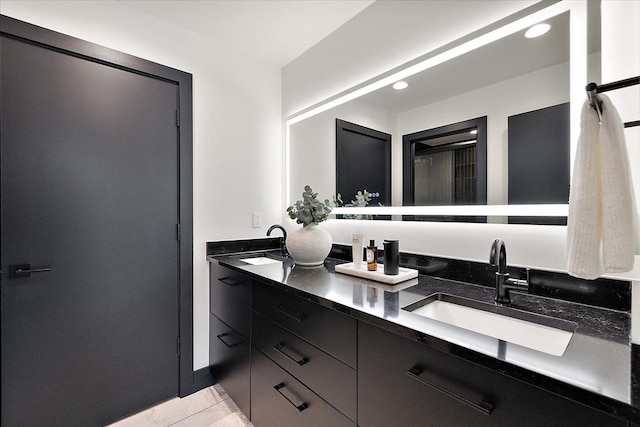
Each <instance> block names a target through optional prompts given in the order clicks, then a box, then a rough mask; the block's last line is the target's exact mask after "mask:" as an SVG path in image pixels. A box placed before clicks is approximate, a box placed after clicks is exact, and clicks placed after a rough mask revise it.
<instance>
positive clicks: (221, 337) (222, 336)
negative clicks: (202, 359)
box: [216, 332, 240, 348]
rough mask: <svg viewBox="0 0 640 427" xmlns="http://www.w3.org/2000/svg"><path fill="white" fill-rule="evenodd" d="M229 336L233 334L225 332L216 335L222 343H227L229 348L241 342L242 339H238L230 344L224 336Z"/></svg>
mask: <svg viewBox="0 0 640 427" xmlns="http://www.w3.org/2000/svg"><path fill="white" fill-rule="evenodd" d="M227 336H231V335H230V334H228V333H226V332H225V333H224V334H220V335H216V338H218V339H219V340H220V341H222V344H224V345H226V346H227V347H228V348H232V347H237V346H238V344H240V341H236V342H234V343H231V344H229V343H228V342H227V341H225V340H224V337H227Z"/></svg>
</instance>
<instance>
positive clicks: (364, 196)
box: [333, 190, 382, 219]
mask: <svg viewBox="0 0 640 427" xmlns="http://www.w3.org/2000/svg"><path fill="white" fill-rule="evenodd" d="M370 201H371V196H370V195H369V192H368V191H367V190H362V191H358V193H356V199H355V200H352V201H351V202H350V203H345V202H344V201H342V195H341V194H340V193H338V195H337V196H334V197H333V204H334V205H336V207H340V208H341V207H345V208H353V207H358V208H362V207H365V206H367V205H368V204H369V202H370ZM378 205H380V206H382V205H381V204H380V203H378ZM342 217H343V218H345V219H373V215H362V214H360V215H343V216H342Z"/></svg>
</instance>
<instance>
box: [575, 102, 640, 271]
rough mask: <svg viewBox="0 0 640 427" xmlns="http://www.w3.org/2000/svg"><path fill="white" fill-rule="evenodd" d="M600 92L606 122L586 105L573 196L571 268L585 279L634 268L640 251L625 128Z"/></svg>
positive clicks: (582, 117) (582, 119)
mask: <svg viewBox="0 0 640 427" xmlns="http://www.w3.org/2000/svg"><path fill="white" fill-rule="evenodd" d="M599 97H600V99H601V101H602V124H599V123H598V114H597V112H596V111H595V110H594V109H593V108H591V105H590V104H589V102H588V101H586V102H585V104H584V105H583V107H582V115H581V118H580V140H579V142H578V148H577V152H576V158H575V162H574V168H573V177H572V180H571V192H570V196H569V217H568V229H567V271H568V272H569V274H570V275H572V276H575V277H580V278H583V279H596V278H597V277H599V276H600V275H602V274H603V273H623V272H627V271H630V270H632V269H633V263H634V254H638V253H640V234H639V229H638V223H639V221H638V213H637V209H636V204H635V200H634V191H633V183H632V181H631V174H630V167H629V156H628V154H627V147H626V145H625V140H624V127H623V125H622V121H621V120H620V116H619V115H618V112H617V111H616V109H615V107H614V106H613V104H612V103H611V101H610V100H609V98H608V97H607V96H605V95H599Z"/></svg>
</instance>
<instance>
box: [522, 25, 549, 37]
mask: <svg viewBox="0 0 640 427" xmlns="http://www.w3.org/2000/svg"><path fill="white" fill-rule="evenodd" d="M550 29H551V25H549V24H536V25H534V26H533V27H531V28H529V29H528V30H527V32H526V33H524V36H525V37H526V38H528V39H532V38H534V37H540V36H541V35H543V34H545V33H546V32H547V31H549V30H550Z"/></svg>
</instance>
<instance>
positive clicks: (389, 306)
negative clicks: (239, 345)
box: [208, 239, 640, 423]
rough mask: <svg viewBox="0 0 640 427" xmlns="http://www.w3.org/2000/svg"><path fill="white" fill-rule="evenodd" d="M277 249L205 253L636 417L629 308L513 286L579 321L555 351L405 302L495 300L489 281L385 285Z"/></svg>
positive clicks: (639, 409) (529, 305) (544, 311)
mask: <svg viewBox="0 0 640 427" xmlns="http://www.w3.org/2000/svg"><path fill="white" fill-rule="evenodd" d="M270 240H271V239H270ZM264 254H266V255H267V256H269V257H272V258H274V259H276V260H277V262H275V263H271V264H264V265H251V264H248V263H246V262H243V261H241V259H243V258H246V257H248V256H257V255H264ZM278 254H279V251H274V250H269V249H268V248H266V247H261V248H260V252H255V251H254V252H246V253H243V254H238V253H230V254H218V255H209V257H208V259H209V260H210V261H213V260H216V261H217V262H219V263H220V264H221V265H224V266H226V267H230V268H232V269H236V270H239V271H242V272H244V273H247V274H249V275H250V276H252V277H253V278H254V279H256V280H258V281H260V282H262V283H264V284H265V285H270V286H274V287H277V288H281V289H286V290H288V291H290V292H293V293H295V294H297V295H299V296H301V297H303V298H305V299H309V300H313V301H315V302H317V303H319V304H321V305H323V306H326V307H330V308H332V309H335V310H337V311H340V312H343V313H346V314H348V315H350V316H353V317H356V318H358V319H360V320H363V321H366V322H369V323H372V324H375V325H377V326H379V327H382V328H384V329H386V330H389V331H391V332H394V333H397V334H399V335H402V336H405V337H407V338H409V339H412V340H414V341H418V342H422V343H424V344H426V345H429V346H431V347H433V348H436V349H439V350H441V351H445V352H447V353H450V354H452V355H455V356H458V357H462V358H464V359H466V360H469V361H472V362H475V363H478V364H481V365H483V366H485V367H487V368H489V369H493V370H496V371H498V372H500V373H502V374H505V375H508V376H511V377H513V378H516V379H519V380H522V381H524V382H527V383H529V384H531V385H534V386H537V387H540V388H543V389H545V390H548V391H550V392H553V393H556V394H558V395H562V396H564V397H567V398H569V399H572V400H575V401H577V402H580V403H583V404H585V405H587V406H590V407H593V408H596V409H599V410H602V411H604V412H606V413H609V414H612V415H616V416H618V417H620V418H623V419H625V420H628V421H632V422H635V423H638V422H640V401H639V399H638V393H637V390H638V382H639V381H640V379H639V378H637V367H638V364H639V363H637V362H636V360H637V359H638V357H637V354H636V351H635V350H633V351H632V349H635V347H636V346H632V345H631V343H630V328H631V315H630V312H629V311H623V310H614V309H608V308H600V307H594V306H591V305H587V304H581V303H575V302H569V301H563V300H558V299H554V298H548V297H544V296H534V295H528V294H523V293H517V292H513V293H512V294H511V295H512V303H511V305H510V307H511V308H514V309H518V310H523V311H526V312H530V313H537V314H540V315H544V316H550V317H553V318H556V319H562V320H566V321H571V322H575V324H576V325H577V327H576V330H575V333H574V334H573V337H572V338H571V341H570V342H569V345H568V347H567V349H566V351H565V353H564V354H563V355H562V356H553V355H550V354H546V353H543V352H540V351H536V350H532V349H528V348H525V347H522V346H519V345H516V344H511V343H508V342H507V343H505V342H504V341H500V340H498V339H494V338H491V337H488V336H486V335H482V334H479V333H475V332H471V331H468V330H466V329H462V328H459V327H455V326H451V325H448V324H446V323H443V322H439V321H436V320H432V319H429V318H426V317H423V316H419V315H417V314H414V313H411V312H410V311H406V310H404V309H403V307H406V306H408V305H410V304H412V303H415V302H417V301H420V300H421V299H423V298H425V297H427V296H430V295H433V294H435V293H446V294H449V295H454V296H460V297H465V298H469V299H472V300H475V301H480V302H485V303H489V304H494V302H493V296H494V290H493V289H492V288H490V287H487V286H480V285H474V284H469V283H464V282H459V281H455V280H450V279H445V278H440V277H433V276H429V275H423V274H420V275H419V276H418V278H416V279H412V280H409V281H407V282H403V283H399V284H397V285H386V284H382V283H378V282H374V281H370V280H367V279H361V278H357V277H353V276H349V275H344V274H340V273H335V265H337V264H339V263H343V262H346V261H343V260H340V259H334V258H328V259H327V260H326V261H325V264H324V266H322V267H319V268H311V269H309V268H302V267H299V266H296V265H295V264H294V263H293V261H292V260H290V259H283V258H281V257H279V256H278ZM633 356H636V357H635V358H634V357H633Z"/></svg>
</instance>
